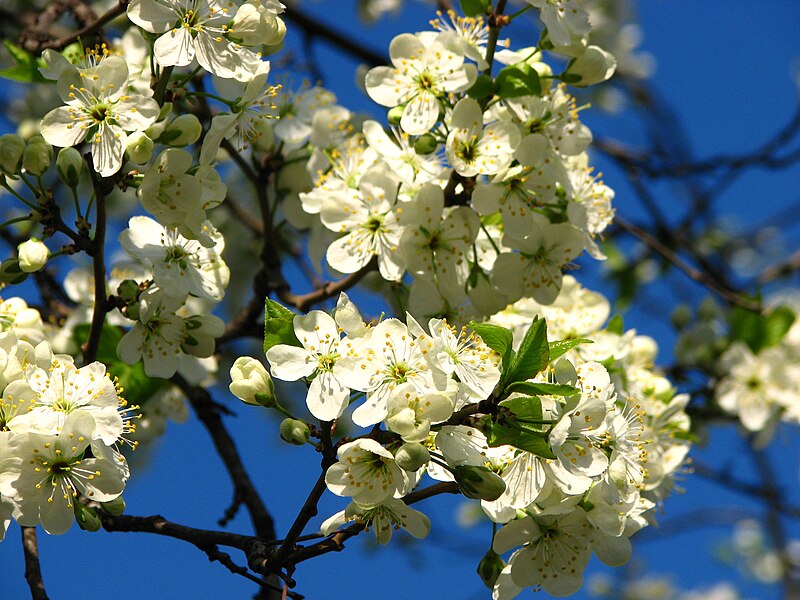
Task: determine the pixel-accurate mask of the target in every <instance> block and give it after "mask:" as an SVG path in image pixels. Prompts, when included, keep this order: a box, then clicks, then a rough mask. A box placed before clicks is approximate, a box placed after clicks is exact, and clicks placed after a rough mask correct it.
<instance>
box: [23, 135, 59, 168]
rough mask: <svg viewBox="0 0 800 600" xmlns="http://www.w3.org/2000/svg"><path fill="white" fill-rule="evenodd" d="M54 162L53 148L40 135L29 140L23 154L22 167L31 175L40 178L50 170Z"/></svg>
mask: <svg viewBox="0 0 800 600" xmlns="http://www.w3.org/2000/svg"><path fill="white" fill-rule="evenodd" d="M51 162H53V147H52V146H51V145H50V144H48V143H47V142H45V141H44V138H43V137H42V136H40V135H35V136H33V137H32V138H31V139H29V140H28V144H27V145H26V146H25V151H24V152H23V153H22V167H23V168H24V169H25V171H27V172H28V173H30V174H31V175H33V176H35V177H38V176H39V175H41V174H42V173H44V172H45V171H47V169H49V168H50V163H51Z"/></svg>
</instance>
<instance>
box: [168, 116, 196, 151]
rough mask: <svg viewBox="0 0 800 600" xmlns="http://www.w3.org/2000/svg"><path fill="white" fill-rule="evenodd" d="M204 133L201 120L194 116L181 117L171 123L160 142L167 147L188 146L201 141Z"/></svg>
mask: <svg viewBox="0 0 800 600" xmlns="http://www.w3.org/2000/svg"><path fill="white" fill-rule="evenodd" d="M202 132H203V126H202V125H201V124H200V119H198V118H197V117H196V116H194V115H181V116H179V117H177V118H175V119H173V120H172V121H170V122H169V124H168V125H167V126H166V128H165V129H164V132H163V133H162V134H161V136H160V137H159V138H158V141H159V142H161V143H162V144H164V145H166V146H177V147H182V146H188V145H189V144H194V143H195V142H196V141H197V140H199V139H200V134H201V133H202Z"/></svg>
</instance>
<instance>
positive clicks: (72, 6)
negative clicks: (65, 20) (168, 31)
mask: <svg viewBox="0 0 800 600" xmlns="http://www.w3.org/2000/svg"><path fill="white" fill-rule="evenodd" d="M128 2H129V0H117V4H116V6H113V7H111V8H110V9H109V10H107V11H106V12H105V13H103V14H102V15H100V16H99V17H95V18H93V19H92V20H91V21H89V19H90V18H92V16H93V15H94V13H93V12H89V11H91V9H90V8H89V7H88V6H86V5H85V4H84V3H82V2H80V1H79V0H57V1H56V2H54V3H53V4H51V5H50V6H48V7H47V9H45V11H43V12H42V14H41V15H40V16H39V18H37V20H36V23H35V24H34V26H33V27H30V28H28V29H26V30H24V31H23V32H22V34H21V35H20V45H21V46H22V47H23V48H25V49H26V50H28V51H30V52H34V53H39V52H41V51H43V50H45V49H47V48H52V49H54V50H61V49H63V48H65V47H66V46H69V45H70V44H71V43H73V42H75V41H77V40H78V39H81V38H85V37H86V36H88V35H91V34H93V33H95V32H96V31H98V30H100V29H102V28H103V27H105V26H106V25H108V24H109V23H110V22H111V21H113V20H114V19H116V18H117V17H119V16H120V15H122V14H123V13H124V12H125V9H126V8H127V7H128ZM50 10H52V12H51V13H48V11H50ZM66 10H70V12H72V14H73V15H74V16H75V20H76V21H78V23H79V24H82V25H83V27H81V28H80V29H79V30H78V31H75V32H72V33H70V34H68V35H65V36H62V37H58V38H53V37H52V35H51V34H50V31H49V29H50V26H51V25H52V24H53V22H55V21H56V20H57V19H58V18H59V17H60V16H61V15H62V14H64V12H66ZM56 13H57V14H56Z"/></svg>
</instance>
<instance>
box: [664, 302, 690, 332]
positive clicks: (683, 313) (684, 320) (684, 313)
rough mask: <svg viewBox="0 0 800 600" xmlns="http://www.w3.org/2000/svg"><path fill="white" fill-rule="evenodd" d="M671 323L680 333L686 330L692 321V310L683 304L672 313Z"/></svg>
mask: <svg viewBox="0 0 800 600" xmlns="http://www.w3.org/2000/svg"><path fill="white" fill-rule="evenodd" d="M669 319H670V321H671V322H672V326H673V327H674V328H675V329H677V330H678V331H680V330H681V329H684V328H685V327H686V326H687V325H688V324H689V323H690V322H691V320H692V309H691V308H689V307H688V306H686V305H685V304H681V305H680V306H678V308H676V309H675V310H674V311H672V314H671V315H670V317H669Z"/></svg>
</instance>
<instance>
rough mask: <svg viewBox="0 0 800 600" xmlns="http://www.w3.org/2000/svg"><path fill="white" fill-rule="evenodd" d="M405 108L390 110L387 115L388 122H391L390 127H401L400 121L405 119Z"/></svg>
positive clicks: (399, 107) (397, 107)
mask: <svg viewBox="0 0 800 600" xmlns="http://www.w3.org/2000/svg"><path fill="white" fill-rule="evenodd" d="M405 108H406V107H405V106H395V107H394V108H390V109H389V112H388V113H387V114H386V120H387V121H389V125H400V119H401V118H403V111H404V110H405Z"/></svg>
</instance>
